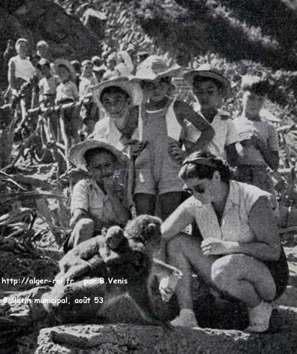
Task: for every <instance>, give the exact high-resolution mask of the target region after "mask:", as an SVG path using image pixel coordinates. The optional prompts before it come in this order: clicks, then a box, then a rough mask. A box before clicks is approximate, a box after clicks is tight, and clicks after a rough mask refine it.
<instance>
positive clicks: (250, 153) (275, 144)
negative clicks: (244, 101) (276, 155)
mask: <svg viewBox="0 0 297 354" xmlns="http://www.w3.org/2000/svg"><path fill="white" fill-rule="evenodd" d="M234 124H235V128H236V130H237V131H238V134H239V138H240V140H244V139H245V137H249V136H252V135H253V134H254V132H257V133H258V136H259V137H260V139H262V141H263V143H265V145H266V147H267V148H268V149H269V150H270V151H279V140H278V135H277V131H276V129H275V128H274V126H273V125H272V124H271V123H269V122H267V121H264V120H258V121H252V120H249V119H247V118H246V117H244V116H240V117H237V118H235V119H234ZM241 137H243V138H241ZM241 145H242V152H241V154H240V156H239V157H238V163H239V164H241V165H267V164H266V162H265V160H264V157H263V156H262V154H261V152H260V151H259V150H258V149H257V148H256V147H255V146H254V145H252V144H248V142H247V143H244V142H242V143H241Z"/></svg>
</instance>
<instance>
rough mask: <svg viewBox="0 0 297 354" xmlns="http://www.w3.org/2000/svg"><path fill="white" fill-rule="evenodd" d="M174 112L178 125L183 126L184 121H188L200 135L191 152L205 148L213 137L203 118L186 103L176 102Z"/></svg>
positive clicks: (211, 128)
mask: <svg viewBox="0 0 297 354" xmlns="http://www.w3.org/2000/svg"><path fill="white" fill-rule="evenodd" d="M174 110H175V113H176V116H177V118H178V120H179V121H180V123H181V124H182V125H183V122H184V120H185V119H187V120H188V121H190V122H191V123H192V124H193V125H194V126H195V127H196V128H197V129H198V130H200V131H201V135H200V137H199V138H198V140H197V141H196V142H195V144H193V146H192V150H193V151H196V150H203V149H204V148H205V146H206V145H207V144H208V143H209V142H210V141H211V140H212V138H213V137H214V135H215V132H214V129H213V127H212V126H211V125H210V124H209V123H208V122H207V120H206V119H205V118H203V117H202V116H201V115H200V114H198V113H196V112H195V111H194V110H193V109H192V108H191V107H190V106H189V105H188V104H187V103H185V102H181V101H176V102H175V104H174Z"/></svg>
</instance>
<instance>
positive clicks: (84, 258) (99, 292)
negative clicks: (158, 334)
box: [44, 215, 172, 330]
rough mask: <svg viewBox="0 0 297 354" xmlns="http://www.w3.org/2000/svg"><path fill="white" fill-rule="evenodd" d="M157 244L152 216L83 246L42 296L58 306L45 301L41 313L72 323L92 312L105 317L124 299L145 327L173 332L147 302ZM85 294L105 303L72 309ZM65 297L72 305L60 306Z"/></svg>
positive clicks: (67, 259)
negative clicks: (51, 287) (127, 300)
mask: <svg viewBox="0 0 297 354" xmlns="http://www.w3.org/2000/svg"><path fill="white" fill-rule="evenodd" d="M160 242H161V219H159V218H157V217H154V216H150V215H141V216H138V217H136V218H135V219H133V220H131V221H129V222H128V223H127V225H126V227H125V228H124V229H122V228H121V227H119V226H112V227H111V228H109V229H108V231H107V233H106V234H105V235H98V236H96V237H94V238H92V239H89V240H87V241H84V242H82V243H81V244H79V245H77V246H76V247H75V248H73V249H72V250H71V251H69V252H68V253H67V254H66V255H65V256H64V257H63V258H62V259H61V261H60V263H59V267H60V272H59V274H58V275H57V276H56V278H55V280H56V284H55V286H54V287H53V289H52V290H51V292H50V294H46V295H44V298H49V299H57V300H61V301H60V302H59V301H56V303H55V302H54V301H53V303H51V302H50V301H49V302H46V301H44V308H45V309H46V310H47V311H48V313H53V314H54V315H55V316H56V318H58V319H59V320H60V321H61V322H63V321H64V322H65V321H67V320H70V321H73V320H74V318H73V316H74V317H75V316H77V315H78V317H79V318H80V319H82V320H84V319H86V320H89V319H90V315H94V313H95V312H96V314H97V315H98V316H101V315H103V314H104V310H105V309H106V308H107V307H108V306H109V305H110V304H111V303H112V302H114V301H115V300H116V299H117V298H118V297H119V296H123V295H128V296H129V297H130V298H131V299H132V300H133V302H134V304H135V305H136V307H137V308H138V310H139V313H140V315H141V316H142V318H143V319H144V320H145V321H146V322H147V323H149V324H152V325H161V326H162V327H163V328H165V329H166V330H168V329H170V328H172V326H171V325H170V324H169V323H167V322H164V321H162V320H160V318H159V317H158V315H157V314H155V313H154V310H153V306H152V302H151V294H150V279H151V273H152V269H153V264H154V260H153V254H154V251H155V250H156V249H157V248H158V247H159V245H160ZM111 278H113V279H124V280H125V283H124V284H111V283H109V281H108V280H107V279H111ZM102 279H104V283H102ZM83 294H85V295H87V296H88V297H91V296H93V295H94V296H96V297H97V298H99V297H101V298H103V299H104V302H103V303H102V304H98V303H96V304H94V303H91V304H89V305H86V304H81V306H80V305H79V304H74V303H73V302H74V299H75V298H82V297H83ZM65 298H68V301H69V302H70V303H68V304H63V303H62V299H65ZM58 302H59V303H58ZM83 305H84V306H83ZM84 311H85V312H84Z"/></svg>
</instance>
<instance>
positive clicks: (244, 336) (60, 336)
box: [35, 308, 297, 354]
mask: <svg viewBox="0 0 297 354" xmlns="http://www.w3.org/2000/svg"><path fill="white" fill-rule="evenodd" d="M272 322H273V328H272V329H271V332H270V333H267V334H261V335H260V334H257V335H255V334H248V333H244V332H241V331H234V330H230V331H226V330H217V329H202V328H197V329H183V328H177V329H175V330H173V331H172V332H170V333H168V332H164V330H163V329H161V328H159V327H153V326H149V327H147V326H137V325H123V324H118V325H64V326H57V327H52V328H44V329H42V330H41V331H40V334H39V337H38V348H37V349H36V351H35V354H43V353H48V354H53V353H63V354H64V353H65V354H66V353H67V354H78V353H84V354H91V353H98V354H101V353H102V354H103V353H108V354H113V353H116V354H121V353H134V354H144V353H145V354H154V353H163V354H175V353H182V354H206V353H211V354H221V353H228V354H239V353H240V354H244V353H246V354H247V353H248V354H249V353H250V354H256V353H261V354H265V353H267V354H268V353H269V354H271V353H286V354H290V353H296V348H297V337H296V329H297V311H296V310H295V309H292V308H282V309H281V310H279V311H278V313H274V314H273V318H272Z"/></svg>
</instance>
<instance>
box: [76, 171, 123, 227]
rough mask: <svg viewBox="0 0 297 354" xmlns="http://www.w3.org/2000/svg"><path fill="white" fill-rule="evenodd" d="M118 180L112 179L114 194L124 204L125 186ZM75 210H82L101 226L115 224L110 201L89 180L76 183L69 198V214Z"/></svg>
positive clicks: (93, 181)
mask: <svg viewBox="0 0 297 354" xmlns="http://www.w3.org/2000/svg"><path fill="white" fill-rule="evenodd" d="M119 180H120V178H118V180H117V177H116V176H115V178H114V181H115V183H114V187H113V189H114V192H115V194H116V195H117V196H118V198H119V199H120V201H121V202H122V203H123V205H125V204H126V198H125V197H126V196H125V186H124V185H122V184H121V183H119ZM76 209H82V210H84V211H85V212H87V213H88V214H90V216H91V217H93V218H94V219H95V220H97V221H99V222H100V223H101V224H105V225H112V224H117V223H118V220H117V216H116V215H115V213H114V211H113V208H112V204H111V201H110V199H109V197H108V195H107V194H105V193H104V192H103V191H102V190H101V189H100V187H99V186H98V184H97V183H96V182H95V180H93V179H91V178H86V179H82V180H80V181H79V182H77V183H76V185H75V186H74V188H73V192H72V197H71V213H73V212H74V210H76Z"/></svg>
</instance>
